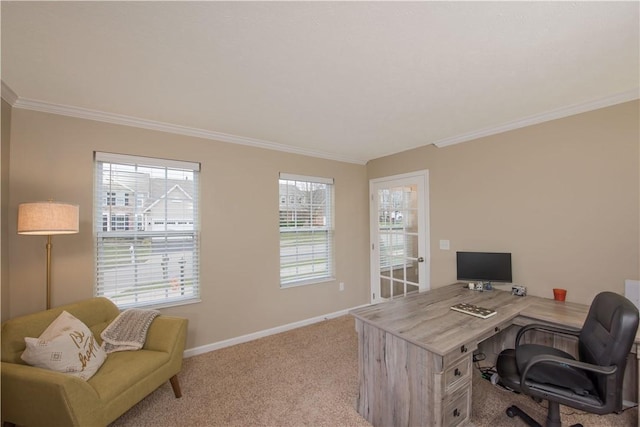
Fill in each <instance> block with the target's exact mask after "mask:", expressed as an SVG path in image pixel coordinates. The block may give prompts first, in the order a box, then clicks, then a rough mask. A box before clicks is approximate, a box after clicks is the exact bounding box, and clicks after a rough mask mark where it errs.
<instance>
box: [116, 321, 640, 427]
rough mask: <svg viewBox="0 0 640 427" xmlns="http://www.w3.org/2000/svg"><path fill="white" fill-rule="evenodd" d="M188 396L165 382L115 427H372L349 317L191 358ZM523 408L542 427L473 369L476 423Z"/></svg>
mask: <svg viewBox="0 0 640 427" xmlns="http://www.w3.org/2000/svg"><path fill="white" fill-rule="evenodd" d="M178 377H179V379H180V384H181V388H182V393H183V396H182V398H180V399H176V398H175V397H174V396H173V392H172V390H171V387H170V385H169V384H168V383H167V384H165V385H163V386H162V387H160V388H159V389H158V390H156V391H155V392H154V393H152V394H151V395H149V396H148V397H147V398H145V399H144V400H143V401H141V402H140V403H139V404H138V405H136V406H134V407H133V408H132V409H131V410H129V411H128V412H127V413H125V414H124V415H123V416H122V417H120V418H119V419H118V420H116V421H115V422H114V423H113V424H112V427H116V426H154V427H162V426H178V425H180V426H182V425H184V426H194V427H200V426H201V427H205V426H243V427H248V426H273V427H288V426H331V427H335V426H354V427H357V426H370V424H369V423H368V422H367V421H366V420H365V419H363V418H362V417H361V416H360V415H359V414H358V412H357V411H356V409H355V407H356V406H355V405H356V397H357V394H358V349H357V336H356V332H355V322H354V319H353V317H351V316H342V317H339V318H336V319H331V320H326V321H323V322H320V323H315V324H313V325H309V326H305V327H302V328H298V329H295V330H292V331H288V332H284V333H281V334H277V335H272V336H269V337H265V338H261V339H258V340H255V341H251V342H248V343H244V344H239V345H235V346H232V347H227V348H224V349H220V350H216V351H212V352H210V353H206V354H202V355H199V356H194V357H191V358H189V359H185V361H184V364H183V368H182V372H181V373H180V374H179V375H178ZM514 403H515V404H518V405H519V406H520V407H521V408H522V409H524V410H525V411H528V412H529V414H530V415H532V416H533V417H534V418H536V419H537V420H538V421H544V419H545V416H546V409H545V408H544V407H543V406H541V405H540V404H537V403H535V402H534V401H533V400H531V399H530V398H528V397H526V396H522V395H516V394H514V393H511V392H507V391H505V390H503V389H500V388H499V387H496V386H493V385H491V383H490V382H489V381H486V380H483V379H482V378H481V377H480V374H479V372H478V371H477V370H476V369H474V378H473V409H472V414H473V416H472V424H473V425H475V426H476V427H501V426H523V425H524V423H523V422H522V421H521V420H519V419H511V418H509V417H507V415H506V414H505V409H506V408H507V407H508V406H509V405H510V404H514ZM561 412H562V420H563V425H565V424H564V423H566V425H569V424H573V423H577V422H581V423H582V424H583V425H584V426H585V427H588V426H598V427H606V426H611V427H614V426H615V427H620V426H637V409H636V408H633V409H629V410H626V411H625V412H623V413H622V414H619V415H618V414H611V415H606V416H596V415H590V414H584V413H582V412H581V411H577V410H574V409H572V408H567V407H561Z"/></svg>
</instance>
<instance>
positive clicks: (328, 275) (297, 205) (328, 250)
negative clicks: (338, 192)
mask: <svg viewBox="0 0 640 427" xmlns="http://www.w3.org/2000/svg"><path fill="white" fill-rule="evenodd" d="M279 187H280V193H279V207H280V286H281V287H289V286H297V285H303V284H309V283H316V282H320V281H324V280H330V279H332V278H333V275H334V271H333V264H334V263H333V180H332V179H327V178H317V177H307V176H300V175H290V174H283V173H281V174H280V180H279Z"/></svg>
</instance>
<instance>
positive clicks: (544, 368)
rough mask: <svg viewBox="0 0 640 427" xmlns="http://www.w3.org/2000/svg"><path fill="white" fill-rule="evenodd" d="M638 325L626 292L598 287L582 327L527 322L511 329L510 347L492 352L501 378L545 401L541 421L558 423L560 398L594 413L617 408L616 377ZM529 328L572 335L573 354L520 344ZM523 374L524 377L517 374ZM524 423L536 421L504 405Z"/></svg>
mask: <svg viewBox="0 0 640 427" xmlns="http://www.w3.org/2000/svg"><path fill="white" fill-rule="evenodd" d="M637 329H638V309H637V308H636V307H635V306H634V305H633V304H632V303H631V301H629V300H628V299H627V298H625V297H623V296H621V295H618V294H615V293H613V292H602V293H600V294H598V295H596V297H595V298H594V300H593V302H592V303H591V307H590V308H589V314H588V315H587V318H586V320H585V322H584V324H583V326H582V329H580V330H575V329H567V328H560V327H553V326H547V325H541V324H535V325H527V326H525V327H523V328H522V329H520V331H518V334H517V335H516V342H515V345H516V348H515V349H508V350H504V351H502V352H501V353H500V355H499V356H498V361H497V363H496V369H497V371H498V376H499V380H500V381H501V383H502V384H503V385H504V386H506V387H508V388H510V389H513V390H515V391H518V392H521V393H523V394H526V395H529V396H531V397H533V398H535V399H544V400H548V401H549V409H548V412H547V426H548V427H561V422H560V404H563V405H566V406H570V407H572V408H577V409H580V410H583V411H586V412H591V413H594V414H599V415H602V414H608V413H611V412H618V413H619V412H621V411H622V380H623V378H624V370H625V367H626V362H627V356H628V354H629V350H630V349H631V346H632V345H633V342H634V340H635V337H636V331H637ZM529 330H542V331H547V332H551V333H554V334H563V335H569V336H575V337H578V353H579V360H576V359H575V358H574V357H573V356H571V355H570V354H568V353H566V352H564V351H562V350H559V349H556V348H553V347H548V346H544V345H538V344H520V339H521V338H522V336H523V335H524V334H525V333H526V332H527V331H529ZM523 378H524V380H523ZM507 415H508V416H509V417H515V416H519V417H521V418H522V419H523V420H524V421H525V422H526V423H527V424H529V425H530V426H540V424H538V423H537V422H536V421H534V420H533V419H532V418H531V417H530V416H529V415H527V414H526V413H525V412H524V411H522V410H521V409H520V408H518V407H517V406H510V407H509V408H508V409H507Z"/></svg>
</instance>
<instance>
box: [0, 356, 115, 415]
mask: <svg viewBox="0 0 640 427" xmlns="http://www.w3.org/2000/svg"><path fill="white" fill-rule="evenodd" d="M0 369H1V371H2V374H1V376H2V419H3V421H9V422H12V423H14V424H18V425H29V426H46V425H49V426H52V425H68V426H80V425H82V426H94V425H103V424H104V422H103V417H102V410H101V409H100V408H101V406H102V405H101V404H100V403H99V397H98V394H97V393H96V391H95V390H94V388H93V387H91V386H90V385H89V384H88V383H87V382H86V381H84V380H82V379H80V378H77V377H74V376H72V375H67V374H62V373H59V372H54V371H49V370H46V369H41V368H36V367H33V366H28V365H20V364H16V363H7V362H2V365H1V367H0Z"/></svg>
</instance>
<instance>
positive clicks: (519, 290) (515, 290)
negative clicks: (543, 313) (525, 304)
mask: <svg viewBox="0 0 640 427" xmlns="http://www.w3.org/2000/svg"><path fill="white" fill-rule="evenodd" d="M511 295H517V296H519V297H526V296H527V288H525V287H524V286H520V285H513V286H512V287H511Z"/></svg>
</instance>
